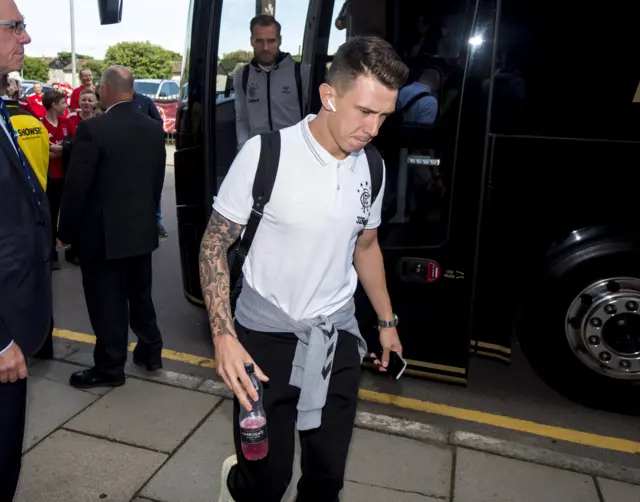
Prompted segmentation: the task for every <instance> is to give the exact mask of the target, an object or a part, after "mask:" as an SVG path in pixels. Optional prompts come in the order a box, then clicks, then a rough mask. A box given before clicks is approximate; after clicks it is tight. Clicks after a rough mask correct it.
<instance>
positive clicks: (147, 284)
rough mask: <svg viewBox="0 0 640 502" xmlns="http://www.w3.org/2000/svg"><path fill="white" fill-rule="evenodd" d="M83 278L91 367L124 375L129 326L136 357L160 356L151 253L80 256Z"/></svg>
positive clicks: (153, 357) (144, 358)
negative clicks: (92, 339) (108, 257)
mask: <svg viewBox="0 0 640 502" xmlns="http://www.w3.org/2000/svg"><path fill="white" fill-rule="evenodd" d="M81 269H82V283H83V286H84V294H85V300H86V302H87V310H88V311H89V318H90V320H91V326H92V327H93V332H94V333H95V335H96V346H95V350H94V362H95V368H96V370H98V371H101V372H104V373H108V374H110V375H112V376H115V377H122V376H124V365H125V363H126V361H127V345H128V340H129V336H128V335H129V325H131V329H132V331H133V332H134V333H135V334H136V336H137V337H138V344H137V347H136V351H135V356H136V357H139V358H140V359H141V360H142V361H145V362H146V361H147V360H149V358H152V359H159V358H160V356H161V352H162V336H161V334H160V330H159V329H158V324H157V321H156V311H155V308H154V306H153V300H152V299H151V283H152V269H151V253H149V254H145V255H143V256H136V257H132V258H122V259H119V260H101V261H97V262H96V261H84V260H83V261H82V262H81Z"/></svg>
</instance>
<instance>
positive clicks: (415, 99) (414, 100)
mask: <svg viewBox="0 0 640 502" xmlns="http://www.w3.org/2000/svg"><path fill="white" fill-rule="evenodd" d="M427 96H431V93H430V92H427V91H424V92H419V93H418V94H416V95H415V96H414V97H412V98H411V99H410V100H409V101H407V102H406V104H405V105H404V106H403V107H402V108H401V109H400V113H403V112H406V111H407V110H408V109H409V108H411V107H412V106H413V105H415V104H416V103H417V102H418V101H420V100H421V99H422V98H426V97H427Z"/></svg>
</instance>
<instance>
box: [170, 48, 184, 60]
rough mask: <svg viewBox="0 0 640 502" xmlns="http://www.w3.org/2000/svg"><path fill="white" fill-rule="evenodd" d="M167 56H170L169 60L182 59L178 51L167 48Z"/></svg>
mask: <svg viewBox="0 0 640 502" xmlns="http://www.w3.org/2000/svg"><path fill="white" fill-rule="evenodd" d="M167 52H168V53H169V56H170V57H171V61H182V54H180V53H179V52H175V51H171V50H169V49H167Z"/></svg>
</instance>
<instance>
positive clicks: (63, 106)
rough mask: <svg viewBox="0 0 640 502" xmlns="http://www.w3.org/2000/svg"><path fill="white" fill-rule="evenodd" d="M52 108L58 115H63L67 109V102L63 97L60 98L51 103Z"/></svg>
mask: <svg viewBox="0 0 640 502" xmlns="http://www.w3.org/2000/svg"><path fill="white" fill-rule="evenodd" d="M53 108H54V110H55V112H56V114H57V115H58V116H60V115H64V112H66V111H67V103H66V102H65V100H64V99H61V100H60V101H58V102H57V103H56V104H54V105H53Z"/></svg>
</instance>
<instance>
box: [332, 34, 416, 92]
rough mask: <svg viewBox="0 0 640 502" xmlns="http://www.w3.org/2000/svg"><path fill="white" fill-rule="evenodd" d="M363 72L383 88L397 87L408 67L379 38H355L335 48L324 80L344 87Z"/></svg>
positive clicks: (389, 45)
mask: <svg viewBox="0 0 640 502" xmlns="http://www.w3.org/2000/svg"><path fill="white" fill-rule="evenodd" d="M362 75H370V76H372V77H374V78H375V79H376V80H377V81H378V82H380V83H381V84H382V85H384V86H385V87H387V88H389V89H394V90H397V89H400V88H401V87H402V86H403V85H404V84H405V83H406V82H407V78H409V68H408V67H407V65H406V64H404V63H403V62H402V60H401V59H400V56H398V53H397V52H396V51H395V49H394V48H393V46H392V45H391V44H390V43H389V42H386V41H385V40H383V39H382V38H379V37H372V36H369V37H354V38H351V39H350V40H348V41H347V42H345V43H344V44H342V45H341V46H340V47H339V48H338V51H337V52H336V54H335V56H334V57H333V62H332V63H331V67H330V68H329V74H328V75H327V83H328V84H329V85H330V86H332V87H336V88H343V89H344V88H347V87H349V86H350V85H351V84H352V83H353V82H355V81H356V79H357V78H358V77H360V76H362Z"/></svg>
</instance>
